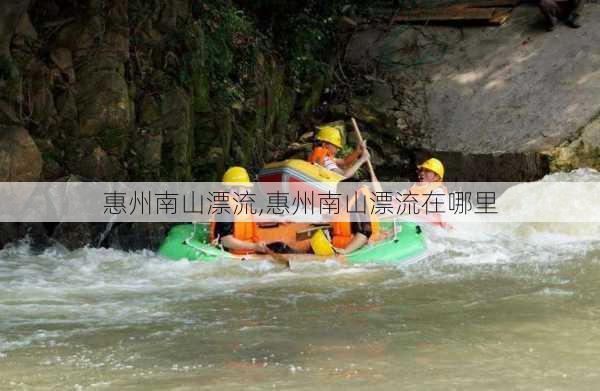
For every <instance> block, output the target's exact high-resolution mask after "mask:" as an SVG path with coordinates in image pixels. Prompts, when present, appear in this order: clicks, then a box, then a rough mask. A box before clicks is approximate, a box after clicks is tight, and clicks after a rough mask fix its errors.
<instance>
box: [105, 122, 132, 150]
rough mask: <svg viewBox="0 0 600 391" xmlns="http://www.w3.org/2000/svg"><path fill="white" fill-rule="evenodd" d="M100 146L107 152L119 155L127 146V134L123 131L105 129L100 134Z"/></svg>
mask: <svg viewBox="0 0 600 391" xmlns="http://www.w3.org/2000/svg"><path fill="white" fill-rule="evenodd" d="M99 137H100V146H101V147H102V148H103V149H104V150H105V151H108V152H111V153H114V154H117V155H121V154H122V153H123V152H124V151H125V149H126V148H127V145H128V136H127V132H126V131H125V130H124V129H117V128H111V127H106V128H104V129H103V130H102V132H101V133H100V136H99Z"/></svg>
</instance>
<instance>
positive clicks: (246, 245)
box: [210, 167, 295, 255]
mask: <svg viewBox="0 0 600 391" xmlns="http://www.w3.org/2000/svg"><path fill="white" fill-rule="evenodd" d="M221 182H222V183H223V185H225V186H226V187H227V188H228V189H229V194H230V196H229V200H228V201H229V208H230V210H231V211H232V212H231V215H230V216H231V218H232V220H231V221H215V220H214V219H213V221H212V222H211V224H210V241H211V243H213V244H214V245H221V246H223V248H225V249H226V250H227V251H229V252H230V253H232V254H236V255H247V254H255V253H261V254H263V253H266V252H267V251H268V250H269V249H270V250H272V251H274V252H276V253H281V254H285V253H294V252H295V250H294V249H292V248H290V247H289V246H287V245H286V244H285V243H283V242H273V243H269V244H268V245H267V244H266V243H265V242H264V241H261V240H260V237H259V235H258V226H257V224H256V222H255V221H254V218H253V217H252V214H250V213H247V208H244V207H241V206H240V204H239V203H238V202H237V201H236V198H237V199H239V194H245V193H246V192H245V191H244V188H246V190H247V189H248V188H251V187H253V185H252V182H250V176H249V175H248V171H246V169H245V168H243V167H230V168H229V169H228V170H227V171H225V174H224V175H223V180H222V181H221ZM236 193H237V194H238V196H236ZM234 211H235V212H234ZM238 212H239V213H238ZM228 216H229V215H228Z"/></svg>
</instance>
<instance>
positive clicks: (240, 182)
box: [222, 167, 252, 187]
mask: <svg viewBox="0 0 600 391" xmlns="http://www.w3.org/2000/svg"><path fill="white" fill-rule="evenodd" d="M222 182H223V184H224V185H237V186H246V187H252V182H250V176H249V175H248V171H246V169H245V168H244V167H230V168H229V169H227V171H225V174H223V180H222Z"/></svg>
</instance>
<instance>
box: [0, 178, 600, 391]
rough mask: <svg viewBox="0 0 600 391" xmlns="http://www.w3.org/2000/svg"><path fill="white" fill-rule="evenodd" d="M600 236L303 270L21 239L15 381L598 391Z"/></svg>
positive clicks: (3, 335)
mask: <svg viewBox="0 0 600 391" xmlns="http://www.w3.org/2000/svg"><path fill="white" fill-rule="evenodd" d="M560 175H562V176H560V178H561V180H564V179H565V178H567V179H569V178H574V179H576V180H581V179H587V180H589V179H594V180H598V174H597V173H594V172H591V171H583V172H582V171H580V172H578V173H574V174H560ZM565 175H566V176H565ZM569 175H570V176H569ZM540 196H542V195H540ZM595 197H597V195H596V196H594V195H590V197H589V200H590V201H589V202H590V204H589V207H598V206H597V201H596V199H595ZM515 207H523V205H520V206H519V205H517V206H515ZM557 207H558V205H557ZM598 232H600V227H598V226H597V225H591V224H588V225H584V224H551V223H538V224H497V225H494V226H484V225H481V224H465V225H463V226H458V227H456V229H455V230H454V231H452V232H451V233H449V234H446V235H437V236H436V237H435V238H434V239H433V240H432V243H430V251H431V254H430V256H428V257H427V258H426V259H424V260H422V261H421V262H419V263H416V264H413V265H410V266H403V267H398V266H365V267H349V266H341V265H339V264H337V263H335V262H331V263H325V264H317V263H304V264H295V265H293V268H292V270H291V271H290V270H283V269H281V268H280V267H278V266H275V265H273V264H271V263H268V262H257V263H243V264H231V263H222V264H199V263H190V262H186V261H182V262H171V261H167V260H165V259H162V258H161V257H159V256H157V255H156V254H154V253H152V252H149V251H146V252H136V253H126V252H121V251H117V250H114V249H87V248H86V249H80V250H77V251H73V252H67V251H61V250H60V249H58V248H52V249H48V250H47V251H46V252H44V253H43V254H38V255H32V254H31V252H30V251H29V249H28V246H27V244H26V243H21V244H19V245H17V246H13V247H10V248H7V249H5V250H3V251H2V252H1V253H0V389H2V390H22V389H23V390H27V389H36V390H37V389H48V390H112V389H127V390H159V389H160V390H162V389H176V390H204V389H206V390H209V389H210V390H215V389H227V390H260V389H306V390H309V389H310V390H314V389H332V390H337V389H343V390H349V389H366V388H369V389H371V390H397V389H402V390H449V389H456V390H481V389H492V390H592V389H597V388H598V385H600V371H599V370H598V368H600V236H599V235H598Z"/></svg>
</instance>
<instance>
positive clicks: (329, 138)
mask: <svg viewBox="0 0 600 391" xmlns="http://www.w3.org/2000/svg"><path fill="white" fill-rule="evenodd" d="M315 139H316V142H315V145H314V147H313V150H312V152H311V154H310V156H309V157H308V161H309V162H310V163H313V164H318V165H320V166H323V167H325V168H326V169H328V170H330V171H333V172H335V173H337V174H340V175H342V176H343V177H344V178H350V177H352V176H353V175H354V174H355V173H356V171H358V169H359V168H360V166H362V165H363V164H364V163H365V162H366V161H367V159H368V157H367V156H366V155H365V152H366V151H367V145H366V143H365V142H364V141H363V142H362V143H360V144H359V145H358V147H357V148H356V149H355V150H354V151H352V153H351V154H350V155H348V156H347V157H346V158H344V159H338V158H336V157H335V155H336V154H337V152H338V150H339V149H340V148H342V147H343V143H342V135H341V133H340V130H339V129H337V128H335V127H333V126H323V127H321V128H319V131H318V133H317V136H316V137H315Z"/></svg>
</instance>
